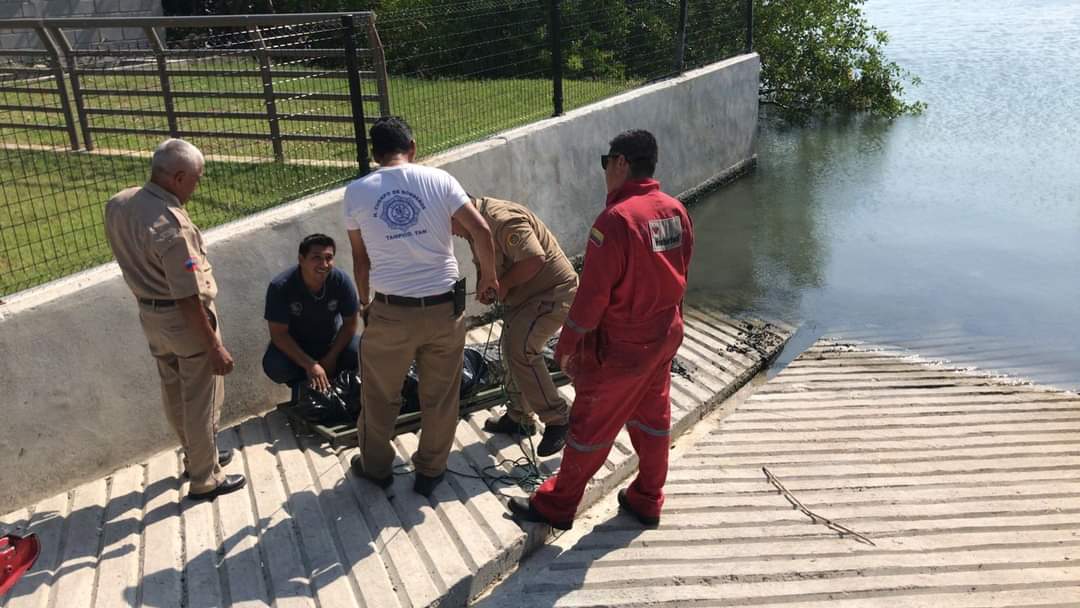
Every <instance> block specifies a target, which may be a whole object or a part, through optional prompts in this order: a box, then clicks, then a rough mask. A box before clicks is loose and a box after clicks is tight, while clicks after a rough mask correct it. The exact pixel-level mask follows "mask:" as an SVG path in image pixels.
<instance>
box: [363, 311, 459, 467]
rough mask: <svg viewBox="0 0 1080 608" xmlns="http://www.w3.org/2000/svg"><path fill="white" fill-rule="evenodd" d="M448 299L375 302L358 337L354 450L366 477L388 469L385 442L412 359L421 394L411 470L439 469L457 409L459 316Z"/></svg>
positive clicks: (449, 443)
mask: <svg viewBox="0 0 1080 608" xmlns="http://www.w3.org/2000/svg"><path fill="white" fill-rule="evenodd" d="M453 312H454V304H453V303H452V302H446V303H443V304H437V305H435V306H427V307H407V306H395V305H392V304H386V303H384V302H379V301H374V302H372V303H371V307H370V308H369V309H368V318H367V325H366V326H365V327H364V334H363V337H362V339H361V341H360V365H361V372H360V379H361V384H360V394H361V409H360V419H359V420H358V421H357V425H356V426H357V429H358V432H359V444H360V456H361V458H362V459H363V464H364V472H365V473H366V474H368V475H371V476H372V477H387V476H389V475H391V474H392V473H393V464H394V448H393V447H391V445H390V441H391V439H393V436H394V427H395V424H396V422H397V417H398V414H399V413H400V411H401V385H402V384H403V383H404V382H405V375H406V374H407V373H408V372H409V366H410V365H411V364H412V362H413V360H415V361H416V368H417V375H418V376H419V381H420V382H419V384H420V386H419V393H420V445H419V447H417V450H416V453H415V454H413V457H412V461H413V465H414V466H415V467H416V471H417V472H419V473H422V474H424V475H428V476H430V477H435V476H437V475H440V474H442V473H443V472H444V471H445V470H446V460H447V457H448V456H449V455H450V448H451V446H452V445H453V443H454V433H455V431H456V430H457V422H458V416H459V412H460V394H459V391H460V390H461V365H462V360H463V359H464V357H465V317H464V315H461V316H458V317H457V318H455V317H454V316H453Z"/></svg>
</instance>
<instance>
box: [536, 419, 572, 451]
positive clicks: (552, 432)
mask: <svg viewBox="0 0 1080 608" xmlns="http://www.w3.org/2000/svg"><path fill="white" fill-rule="evenodd" d="M569 431H570V425H569V424H549V425H547V426H546V427H544V438H543V439H541V440H540V443H539V444H537V446H536V455H537V456H551V455H552V454H558V453H559V450H561V449H563V446H564V445H566V434H567V433H568V432H569Z"/></svg>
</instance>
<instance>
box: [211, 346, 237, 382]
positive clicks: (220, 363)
mask: <svg viewBox="0 0 1080 608" xmlns="http://www.w3.org/2000/svg"><path fill="white" fill-rule="evenodd" d="M209 356H210V369H211V370H213V372H214V375H215V376H227V375H229V372H231V371H232V370H233V366H234V362H233V358H232V355H230V354H229V351H227V350H225V345H224V344H222V343H220V342H218V343H217V345H216V346H214V347H213V348H211V349H210V352H209Z"/></svg>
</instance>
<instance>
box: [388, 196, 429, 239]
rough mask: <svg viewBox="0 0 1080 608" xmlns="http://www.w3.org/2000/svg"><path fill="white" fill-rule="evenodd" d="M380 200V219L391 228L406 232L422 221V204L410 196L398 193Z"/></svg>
mask: <svg viewBox="0 0 1080 608" xmlns="http://www.w3.org/2000/svg"><path fill="white" fill-rule="evenodd" d="M380 202H381V208H380V209H379V219H381V220H382V221H384V222H386V225H387V226H389V227H390V229H391V230H398V231H400V232H405V231H407V230H408V229H410V228H412V227H413V226H415V225H416V224H417V222H419V221H420V211H421V207H420V204H419V203H417V201H415V200H413V199H412V198H411V197H409V196H402V195H397V196H393V197H391V198H389V199H386V200H385V201H380Z"/></svg>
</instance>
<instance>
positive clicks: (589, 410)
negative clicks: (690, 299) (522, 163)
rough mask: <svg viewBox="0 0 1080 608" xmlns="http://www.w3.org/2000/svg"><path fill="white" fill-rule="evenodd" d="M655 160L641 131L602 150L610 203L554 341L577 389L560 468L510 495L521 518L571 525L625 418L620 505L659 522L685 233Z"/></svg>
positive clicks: (678, 206)
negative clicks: (522, 494) (632, 455)
mask: <svg viewBox="0 0 1080 608" xmlns="http://www.w3.org/2000/svg"><path fill="white" fill-rule="evenodd" d="M656 160H657V148H656V139H655V138H654V137H653V136H652V134H651V133H649V132H648V131H641V130H635V131H627V132H625V133H622V134H620V135H619V136H618V137H616V138H615V139H613V140H612V141H611V147H610V152H609V153H608V154H606V155H604V156H602V157H601V165H602V166H603V167H604V175H605V178H606V180H607V190H608V196H607V207H606V208H605V209H604V211H603V212H602V213H600V215H599V216H598V217H597V218H596V221H595V222H594V223H593V226H592V229H591V230H590V233H589V243H588V246H587V249H586V251H585V268H584V270H583V271H582V275H581V284H580V287H579V288H578V292H577V296H576V297H575V298H574V304H573V306H572V307H571V308H570V313H569V316H568V317H567V319H566V322H565V323H564V324H563V327H562V333H561V335H560V338H559V345H558V347H557V348H556V351H555V356H556V358H557V360H558V361H559V362H560V364H561V366H562V369H563V370H564V371H566V372H567V373H568V374H569V375H570V376H571V377H572V378H573V379H574V389H575V391H576V397H575V399H574V405H573V407H572V409H571V410H570V431H569V434H568V436H567V439H566V448H565V450H564V451H563V457H562V467H561V468H560V470H559V473H558V474H557V475H556V476H554V477H551V478H550V479H548V480H547V481H545V482H544V484H543V485H541V486H540V488H539V489H538V490H537V491H536V493H535V494H533V496H532V497H531V499H528V500H526V499H522V498H516V499H512V500H511V501H510V510H511V511H512V512H513V513H514V515H515V516H516V517H517V518H518V519H520V520H525V521H534V522H542V523H546V524H549V525H551V526H552V527H554V528H558V529H561V530H567V529H569V528H570V527H571V525H572V524H573V519H574V515H575V513H576V512H577V507H578V504H579V503H580V502H581V497H582V495H583V494H584V492H585V485H586V484H587V483H588V481H589V479H590V478H591V477H592V476H593V474H595V473H596V471H597V470H599V469H600V467H602V466H603V465H604V461H605V460H606V459H607V454H608V452H609V451H610V450H611V446H612V444H613V443H614V441H615V438H616V436H617V435H618V434H619V430H620V429H622V427H623V426H624V425H625V426H626V428H627V430H628V431H629V434H630V440H631V442H633V445H634V450H635V451H637V453H638V458H639V460H640V467H639V471H638V476H637V479H635V480H634V483H633V484H631V485H630V487H629V489H627V490H624V491H620V492H619V505H620V506H622V507H623V508H624V509H626V510H628V511H630V513H631V514H632V515H634V516H635V517H636V518H637V519H638V520H639V521H640V522H641V523H642V524H645V525H650V526H651V525H656V524H657V523H659V521H660V509H661V507H662V506H663V504H664V491H663V487H664V481H665V480H666V479H667V469H668V449H669V440H670V436H669V435H670V429H671V402H670V400H669V397H668V391H669V388H670V386H671V360H672V358H673V357H674V356H675V352H676V351H677V350H678V348H679V345H680V344H681V343H682V338H683V320H682V300H683V295H684V294H685V293H686V275H687V272H688V270H689V265H690V254H691V251H692V249H693V245H694V236H693V226H692V225H691V223H690V217H689V215H687V213H686V208H685V207H684V206H683V204H682V203H680V202H679V201H678V200H676V199H674V198H672V197H670V196H668V195H666V194H664V193H663V192H661V191H660V184H659V182H657V181H656V180H654V179H652V175H653V171H654V169H655V168H656Z"/></svg>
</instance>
